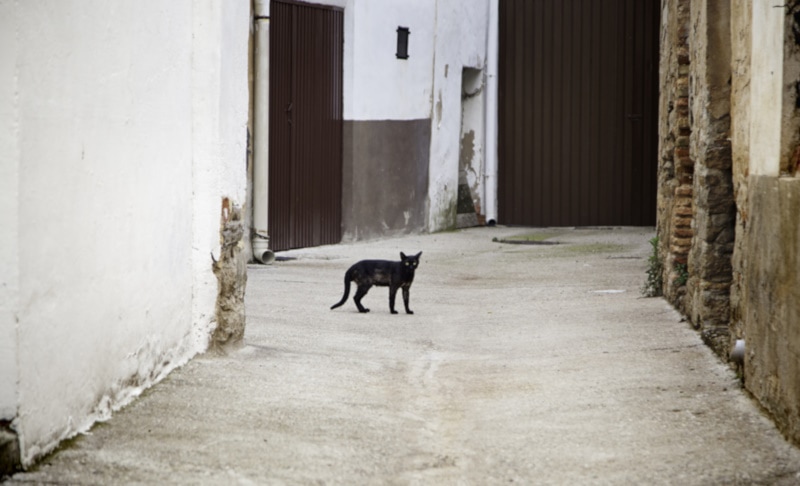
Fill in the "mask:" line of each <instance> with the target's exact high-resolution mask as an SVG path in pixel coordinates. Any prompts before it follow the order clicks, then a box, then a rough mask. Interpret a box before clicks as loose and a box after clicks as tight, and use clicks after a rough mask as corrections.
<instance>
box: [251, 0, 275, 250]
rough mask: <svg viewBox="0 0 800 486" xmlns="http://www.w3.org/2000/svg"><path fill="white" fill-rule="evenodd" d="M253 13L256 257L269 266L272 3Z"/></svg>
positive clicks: (259, 2)
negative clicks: (270, 34) (270, 17)
mask: <svg viewBox="0 0 800 486" xmlns="http://www.w3.org/2000/svg"><path fill="white" fill-rule="evenodd" d="M254 10H255V49H254V57H255V59H254V61H253V65H254V68H255V81H254V83H253V113H254V120H253V230H254V231H253V257H254V258H255V259H256V260H258V261H259V262H261V263H265V264H269V263H272V262H274V261H275V253H274V252H273V251H272V250H270V249H269V225H268V223H269V212H268V210H269V198H268V194H269V137H268V134H269V0H255V2H254Z"/></svg>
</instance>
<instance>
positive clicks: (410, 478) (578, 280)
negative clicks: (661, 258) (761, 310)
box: [11, 228, 800, 485]
mask: <svg viewBox="0 0 800 486" xmlns="http://www.w3.org/2000/svg"><path fill="white" fill-rule="evenodd" d="M531 233H535V234H536V235H537V237H544V236H547V237H548V238H549V240H548V241H551V242H552V241H558V242H560V243H561V244H557V245H511V244H504V243H498V242H493V241H492V239H493V238H495V237H497V238H500V239H502V238H505V237H508V236H511V235H517V234H531ZM652 236H653V235H652V231H651V230H649V229H638V228H613V229H577V230H576V229H547V230H533V229H525V228H475V229H470V230H465V231H459V232H453V233H443V234H434V235H420V236H408V237H403V238H397V239H387V240H382V241H377V242H368V243H358V244H347V245H337V246H329V247H323V248H314V249H305V250H298V251H292V252H286V253H283V254H279V256H284V257H292V258H295V259H293V260H288V261H282V262H278V263H276V264H274V265H273V266H251V267H250V269H249V283H248V291H247V309H248V324H247V331H246V346H244V347H243V348H241V349H240V350H238V351H235V352H232V353H230V354H229V355H227V356H202V357H199V358H197V359H195V360H193V361H191V362H190V363H189V364H187V365H186V366H184V367H183V368H181V369H179V370H177V371H175V372H173V373H172V374H171V375H170V376H168V377H167V378H166V379H165V380H164V381H163V382H161V383H160V384H158V385H157V386H155V387H154V388H153V389H151V390H150V391H148V392H146V393H145V394H144V395H143V396H142V397H140V398H139V399H138V400H137V401H135V402H134V403H133V404H131V405H130V406H128V407H127V408H125V409H124V410H122V411H120V412H118V413H116V414H115V415H114V416H113V418H112V419H111V420H110V421H108V422H106V423H103V424H99V425H98V426H96V427H95V428H94V429H93V430H92V431H91V432H90V433H89V434H87V435H85V436H81V437H78V438H76V439H75V440H73V441H71V442H70V443H68V444H65V446H64V447H62V448H61V450H60V451H59V452H57V453H56V454H54V455H52V456H50V457H48V458H46V459H45V460H44V461H42V463H41V464H40V465H39V466H37V467H36V468H35V469H33V470H31V471H29V472H27V473H24V474H18V475H17V476H15V477H14V478H13V479H12V481H11V483H12V484H24V483H60V484H287V485H289V484H347V485H350V484H421V485H427V484H437V485H438V484H475V485H484V484H554V485H561V484H590V485H591V484H598V485H605V484H611V485H615V484H680V485H692V484H695V485H730V484H786V485H789V484H798V483H800V451H798V449H797V448H796V447H793V446H792V445H790V444H788V443H787V442H786V441H785V440H784V439H783V438H782V436H781V435H780V434H779V433H778V431H777V430H776V429H775V427H774V426H773V424H772V422H771V421H770V420H769V418H768V417H766V416H764V414H763V413H762V412H761V411H760V409H759V408H758V406H757V405H756V404H755V402H754V401H753V400H752V399H751V398H749V397H748V396H747V395H745V393H744V392H743V391H742V390H741V387H740V386H739V382H738V381H737V379H736V376H735V373H734V372H733V371H732V370H731V369H730V368H729V367H728V366H727V365H725V364H724V363H721V362H720V361H719V360H718V359H717V358H716V357H715V356H714V355H713V354H712V353H711V352H710V351H709V350H708V349H707V348H706V347H705V346H704V345H703V344H702V343H701V341H700V339H699V337H698V335H697V333H696V332H695V331H694V330H692V329H690V327H689V325H688V324H687V323H686V322H682V321H681V318H680V316H679V315H678V314H677V313H676V312H675V311H673V310H672V309H671V308H670V307H669V306H668V304H666V302H665V301H663V300H662V299H646V298H642V297H641V296H640V293H639V289H640V288H641V286H642V284H643V283H644V279H645V273H644V271H645V267H646V257H647V255H648V253H649V245H648V239H649V238H650V237H652ZM420 250H422V251H423V255H422V261H421V265H420V267H419V269H418V271H417V278H416V281H415V282H414V285H413V287H412V288H411V308H412V309H413V310H414V311H415V314H414V315H406V314H404V313H400V314H398V315H390V314H389V310H388V292H387V290H386V289H385V288H373V289H372V290H371V291H370V293H369V294H368V295H367V297H366V298H365V299H364V303H365V305H366V306H367V307H370V308H371V309H372V312H370V313H369V314H359V313H357V312H356V309H355V306H354V305H353V303H352V300H350V301H349V302H348V303H347V304H345V305H344V306H343V307H341V308H339V309H336V310H333V311H331V310H329V307H330V306H331V305H332V304H333V303H335V302H337V301H338V300H339V298H340V297H341V293H342V278H343V275H344V272H345V270H346V269H347V267H348V266H349V265H351V264H352V263H354V262H355V261H356V260H359V259H363V258H387V259H389V258H391V259H394V258H395V257H396V256H397V255H398V252H399V251H405V252H406V253H409V252H414V253H416V252H417V251H420ZM351 295H352V294H351ZM398 299H399V297H398ZM400 308H401V309H402V307H400Z"/></svg>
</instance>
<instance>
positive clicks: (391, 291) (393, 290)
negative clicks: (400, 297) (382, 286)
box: [389, 285, 397, 314]
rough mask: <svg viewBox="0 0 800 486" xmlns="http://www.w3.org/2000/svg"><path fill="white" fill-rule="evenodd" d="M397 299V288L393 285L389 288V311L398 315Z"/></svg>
mask: <svg viewBox="0 0 800 486" xmlns="http://www.w3.org/2000/svg"><path fill="white" fill-rule="evenodd" d="M395 297H397V287H395V286H394V285H392V286H390V287H389V310H390V311H391V312H392V314H397V311H396V310H394V301H395Z"/></svg>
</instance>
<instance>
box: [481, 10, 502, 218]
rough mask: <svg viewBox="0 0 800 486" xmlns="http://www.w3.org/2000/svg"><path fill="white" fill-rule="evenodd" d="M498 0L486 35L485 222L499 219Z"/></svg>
mask: <svg viewBox="0 0 800 486" xmlns="http://www.w3.org/2000/svg"><path fill="white" fill-rule="evenodd" d="M499 17H500V7H499V0H489V15H488V22H489V28H488V32H487V36H486V109H485V113H486V140H485V143H484V147H486V164H485V168H484V171H485V173H484V183H483V184H484V185H483V187H484V199H483V200H484V204H485V205H486V222H487V223H488V224H489V225H493V224H494V223H496V222H497V66H498V59H497V56H498V35H499V26H498V20H499Z"/></svg>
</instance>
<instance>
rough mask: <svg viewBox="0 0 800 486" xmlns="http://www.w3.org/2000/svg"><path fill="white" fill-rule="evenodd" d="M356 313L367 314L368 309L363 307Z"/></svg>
mask: <svg viewBox="0 0 800 486" xmlns="http://www.w3.org/2000/svg"><path fill="white" fill-rule="evenodd" d="M358 312H360V313H362V314H366V313H367V312H369V309H367V308H366V307H364V308H363V309H359V311H358Z"/></svg>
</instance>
